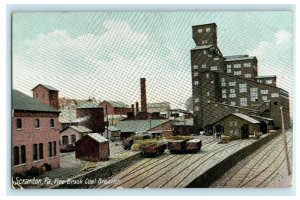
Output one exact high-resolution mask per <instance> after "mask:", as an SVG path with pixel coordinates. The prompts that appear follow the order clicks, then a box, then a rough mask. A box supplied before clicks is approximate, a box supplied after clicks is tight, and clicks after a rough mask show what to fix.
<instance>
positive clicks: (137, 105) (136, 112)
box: [135, 102, 140, 115]
mask: <svg viewBox="0 0 300 200" xmlns="http://www.w3.org/2000/svg"><path fill="white" fill-rule="evenodd" d="M135 110H136V111H135V114H136V115H137V114H138V113H139V112H140V111H139V102H135Z"/></svg>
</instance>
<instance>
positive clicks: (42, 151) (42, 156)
mask: <svg viewBox="0 0 300 200" xmlns="http://www.w3.org/2000/svg"><path fill="white" fill-rule="evenodd" d="M39 159H40V160H41V159H44V149H43V143H39Z"/></svg>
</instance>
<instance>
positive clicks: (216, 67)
mask: <svg viewBox="0 0 300 200" xmlns="http://www.w3.org/2000/svg"><path fill="white" fill-rule="evenodd" d="M206 67H207V66H206V64H202V65H201V69H206ZM193 69H198V65H194V66H193ZM210 70H212V71H215V70H218V66H217V65H214V66H211V67H210ZM195 73H197V74H198V72H195ZM195 73H194V74H195ZM194 76H195V75H194Z"/></svg>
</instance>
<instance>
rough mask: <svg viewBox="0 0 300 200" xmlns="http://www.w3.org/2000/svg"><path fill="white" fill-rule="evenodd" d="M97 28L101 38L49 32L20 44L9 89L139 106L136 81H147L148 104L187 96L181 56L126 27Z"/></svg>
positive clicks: (117, 23) (187, 74)
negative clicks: (49, 89) (40, 87)
mask: <svg viewBox="0 0 300 200" xmlns="http://www.w3.org/2000/svg"><path fill="white" fill-rule="evenodd" d="M102 25H103V27H104V29H105V32H103V33H102V34H100V35H97V34H82V35H79V36H73V35H71V34H70V33H68V32H67V31H65V30H54V31H52V32H50V33H42V34H40V35H38V36H37V38H35V39H33V40H27V41H25V42H24V45H23V46H24V47H23V49H22V51H18V52H15V53H14V54H13V84H14V88H16V89H18V88H20V89H21V91H30V89H32V88H33V87H34V86H35V85H36V84H38V83H45V84H50V85H52V86H54V87H56V88H58V89H59V90H60V94H61V96H66V97H70V98H87V97H88V96H95V97H96V98H98V97H100V98H101V99H102V100H103V99H112V100H121V101H124V102H126V103H133V102H135V101H137V100H139V78H140V77H146V78H147V84H148V88H147V90H148V99H149V101H152V102H154V101H170V102H171V103H173V105H176V104H178V103H177V102H185V100H186V99H187V98H188V97H189V96H190V95H191V89H187V88H190V87H191V86H190V83H191V81H190V72H189V68H190V67H189V65H185V63H184V61H182V59H180V56H181V55H180V51H178V50H177V49H176V48H174V47H171V46H170V45H168V44H162V43H159V42H155V41H154V40H152V39H151V35H150V34H149V33H145V32H138V31H134V30H132V29H131V27H130V25H129V24H128V23H126V22H120V21H106V22H104V23H103V24H102ZM176 65H180V66H182V68H181V69H182V70H177V69H176V68H174V66H176ZM174 96H176V97H177V99H175V98H174Z"/></svg>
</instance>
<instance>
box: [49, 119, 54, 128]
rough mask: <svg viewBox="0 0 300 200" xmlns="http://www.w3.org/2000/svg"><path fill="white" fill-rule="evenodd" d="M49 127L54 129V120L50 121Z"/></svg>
mask: <svg viewBox="0 0 300 200" xmlns="http://www.w3.org/2000/svg"><path fill="white" fill-rule="evenodd" d="M50 127H51V128H54V119H50Z"/></svg>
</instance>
